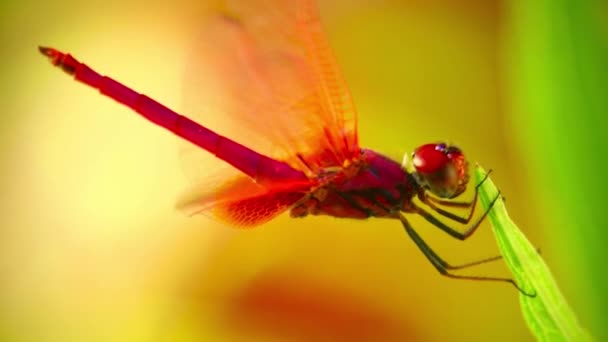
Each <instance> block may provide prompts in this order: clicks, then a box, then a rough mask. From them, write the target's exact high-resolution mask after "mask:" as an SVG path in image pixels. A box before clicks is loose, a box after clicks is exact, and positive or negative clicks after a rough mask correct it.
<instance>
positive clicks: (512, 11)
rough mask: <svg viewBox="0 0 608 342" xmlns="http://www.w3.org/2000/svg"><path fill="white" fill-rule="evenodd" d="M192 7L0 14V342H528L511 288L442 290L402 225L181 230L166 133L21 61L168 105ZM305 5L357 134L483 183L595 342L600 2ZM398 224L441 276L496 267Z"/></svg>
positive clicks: (607, 102)
mask: <svg viewBox="0 0 608 342" xmlns="http://www.w3.org/2000/svg"><path fill="white" fill-rule="evenodd" d="M201 5H202V4H201V3H199V2H192V1H187V0H178V1H174V2H172V3H168V2H166V3H165V2H157V1H140V0H125V1H98V0H92V1H86V2H82V1H69V0H50V1H33V0H24V1H12V0H7V1H3V2H2V3H1V4H0V19H1V21H0V39H1V40H0V43H1V45H0V56H1V57H2V58H1V59H0V61H1V63H0V73H1V75H2V76H1V78H0V80H1V83H0V100H1V101H0V102H1V103H2V105H3V107H4V110H3V111H2V124H0V132H1V134H0V142H1V143H0V156H1V159H0V165H1V171H0V172H1V173H0V182H1V183H0V188H1V189H2V192H1V193H2V195H1V196H2V197H1V203H0V204H1V205H0V220H1V221H0V222H1V224H0V234H1V235H0V265H1V266H0V276H1V281H0V340H2V341H345V340H348V341H398V340H399V341H404V340H411V341H488V340H492V341H514V340H517V341H529V340H532V339H533V337H532V335H531V334H530V333H529V332H528V330H527V328H526V326H525V322H524V321H523V319H522V317H521V313H520V310H519V303H518V300H517V292H516V291H514V289H513V288H511V287H509V286H505V285H501V284H488V283H475V282H466V281H455V280H449V279H444V278H442V277H440V276H439V275H438V274H437V273H436V271H435V270H434V269H433V267H432V266H431V265H430V264H429V263H428V262H427V261H426V259H425V258H424V256H423V255H422V254H421V253H420V252H419V251H418V250H417V249H416V247H415V246H414V244H413V243H412V242H411V241H410V240H409V239H408V238H407V236H406V234H404V232H403V230H402V228H401V227H400V224H399V223H397V222H391V221H387V220H368V221H348V220H336V219H332V218H326V217H317V218H307V219H303V220H292V219H289V218H288V217H286V216H287V215H285V216H282V217H280V218H278V219H276V220H274V221H273V222H271V223H268V224H266V225H265V226H264V227H262V228H259V229H256V230H251V231H239V230H234V229H230V228H227V227H226V226H223V225H222V224H219V223H217V222H215V221H212V220H210V219H208V218H205V217H195V218H187V217H184V216H183V215H182V214H180V213H179V212H177V211H175V210H174V209H173V208H174V203H175V199H176V198H177V196H178V195H179V194H180V192H181V191H182V190H183V189H184V187H185V186H186V185H187V183H188V182H187V179H186V177H185V176H184V172H183V169H182V166H181V163H180V160H179V153H178V146H179V144H178V142H177V141H176V140H177V139H176V138H175V137H174V136H172V135H171V134H168V133H166V132H164V131H162V130H160V129H158V128H157V127H154V126H152V125H150V124H149V123H147V122H146V121H144V120H142V119H141V118H139V117H138V116H137V115H134V114H133V113H132V112H130V111H129V110H128V109H126V108H123V107H121V106H119V105H117V104H115V103H114V102H112V101H110V100H108V99H106V98H104V97H102V96H100V95H99V94H97V93H96V92H95V91H92V90H91V89H88V88H86V87H84V86H82V85H79V84H77V83H76V82H73V81H71V80H70V79H69V78H67V77H65V76H64V75H62V74H61V73H60V72H59V71H58V70H54V69H52V68H51V67H50V66H49V64H48V62H47V61H45V60H44V59H43V58H42V57H40V56H39V55H38V52H37V51H36V47H37V46H38V45H39V44H48V45H52V46H54V47H57V48H59V49H64V50H68V51H70V52H71V53H73V54H74V55H75V56H76V57H78V58H80V59H81V60H83V61H85V62H86V63H87V64H89V65H91V66H93V67H95V68H97V69H98V70H99V71H100V72H102V73H105V74H108V75H111V76H113V77H114V78H116V79H118V80H120V81H122V82H124V83H125V84H127V85H130V86H132V87H133V88H134V89H136V90H138V91H140V92H143V93H146V94H148V95H150V96H151V97H153V98H155V99H157V100H159V101H160V102H162V103H164V104H166V105H168V106H169V107H172V108H175V109H178V110H179V109H180V105H181V101H182V93H183V82H182V80H183V77H184V73H185V72H187V65H186V64H185V63H184V61H185V60H186V59H187V57H188V56H187V51H188V49H189V44H190V43H191V40H190V39H191V35H190V34H191V32H192V31H193V29H194V28H196V25H197V22H198V21H199V20H200V17H197V16H198V14H197V13H199V12H198V10H199V9H200V8H201ZM320 8H321V13H322V18H323V21H324V23H325V24H326V30H327V33H328V36H329V39H330V41H331V43H332V45H333V46H334V48H335V51H336V55H337V58H338V60H339V62H340V64H341V65H342V68H343V71H344V74H345V77H346V79H347V81H348V83H349V85H350V87H351V90H352V92H353V96H354V98H355V101H356V105H357V108H358V111H359V122H360V125H359V127H360V140H361V141H362V144H363V145H364V146H367V147H371V148H374V149H377V150H379V151H382V152H384V153H386V154H388V155H390V156H392V157H394V158H398V159H401V156H402V155H403V153H405V152H409V151H411V150H412V149H413V148H414V147H415V146H417V145H419V144H422V143H426V142H429V141H435V140H443V139H448V140H449V141H452V142H455V143H457V144H458V145H459V146H461V147H462V148H463V149H464V150H465V151H466V152H467V154H468V156H469V157H470V158H471V160H472V161H478V162H479V163H481V164H482V165H483V166H484V167H486V168H492V169H494V171H495V173H494V174H493V179H494V181H495V182H496V184H497V185H498V186H499V187H500V189H501V190H502V191H503V193H504V194H505V196H506V198H507V199H508V202H507V205H508V209H509V211H510V213H511V216H512V217H513V219H514V220H515V221H516V222H517V223H518V224H519V226H520V227H521V228H522V230H524V232H525V233H526V234H527V235H528V237H529V238H530V240H531V241H532V242H533V243H534V244H535V245H536V246H539V247H540V248H541V249H542V253H543V256H544V258H545V260H546V261H547V263H548V264H549V266H550V267H551V269H552V271H553V273H554V275H555V278H556V279H557V280H558V283H559V284H560V287H561V289H562V291H563V292H564V294H565V296H566V298H568V300H569V303H570V304H571V305H572V306H573V308H574V310H575V311H576V312H577V314H578V316H579V320H580V322H581V324H582V325H583V326H585V327H587V328H588V329H590V330H591V332H592V334H594V335H595V336H596V337H597V339H598V340H606V339H607V338H608V333H607V332H606V330H604V329H605V328H604V326H603V322H604V318H605V317H607V315H608V309H607V308H608V296H607V295H606V291H605V290H606V289H608V286H607V285H608V279H607V277H606V274H605V271H606V266H605V265H606V264H605V262H606V260H608V253H607V252H606V248H605V243H606V238H605V237H606V228H607V227H606V223H605V220H604V219H605V215H602V214H601V212H602V210H605V209H603V208H604V202H603V195H604V193H605V191H606V188H607V187H606V180H605V176H604V175H603V172H604V170H605V168H604V167H603V166H604V158H605V151H606V148H605V147H606V142H605V138H604V134H605V132H606V131H607V128H608V127H607V125H606V120H605V119H604V116H605V115H606V114H607V113H608V96H607V95H606V94H608V73H607V70H608V68H607V63H608V62H607V61H608V54H607V51H608V50H607V46H608V45H607V41H608V38H607V37H608V17H607V13H608V6H607V5H606V2H603V1H596V2H594V1H574V0H570V1H568V0H562V1H547V0H545V1H523V0H511V1H508V0H503V1H477V0H467V1H458V2H456V1H447V0H435V1H416V0H411V1H396V0H395V1H388V0H383V1H346V0H340V1H325V2H321V4H320ZM185 114H188V113H185ZM209 115H210V117H209V121H210V122H214V121H218V122H219V121H221V120H223V118H222V115H221V113H209ZM228 133H230V132H228ZM231 133H232V134H233V135H235V136H238V131H235V132H231ZM219 163H220V162H219V161H216V162H210V163H209V164H208V165H205V167H206V168H208V169H209V170H212V169H213V168H214V167H216V166H217V165H219ZM412 222H413V224H414V225H415V226H416V227H417V228H418V230H419V232H420V233H421V234H422V235H423V236H424V237H425V238H426V239H427V241H428V242H429V243H430V244H431V245H432V246H433V247H434V248H435V249H436V250H437V251H439V252H440V254H441V255H442V256H444V257H445V258H446V259H448V260H449V261H451V262H454V263H461V262H466V261H470V260H476V259H478V258H481V257H487V256H492V255H495V254H496V253H497V248H496V245H495V243H494V240H493V237H492V235H491V231H490V227H489V226H488V224H487V223H486V224H484V226H483V228H482V229H481V230H480V231H479V233H477V234H476V235H475V236H474V237H473V238H471V239H470V240H469V241H466V242H459V241H455V240H453V239H451V238H449V237H447V236H446V235H445V234H443V233H441V232H440V231H438V230H437V229H435V228H434V227H432V226H429V225H428V224H426V223H424V222H422V221H421V220H418V219H416V218H414V219H412ZM470 272H471V273H474V274H481V275H508V273H507V270H506V268H505V267H504V266H503V265H501V264H500V263H497V264H494V265H487V266H483V267H479V268H478V269H472V270H470Z"/></svg>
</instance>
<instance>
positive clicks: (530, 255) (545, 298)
mask: <svg viewBox="0 0 608 342" xmlns="http://www.w3.org/2000/svg"><path fill="white" fill-rule="evenodd" d="M485 175H486V172H485V171H484V170H483V169H482V168H481V167H477V168H476V170H475V178H476V181H477V182H481V181H482V179H483V178H484V177H485ZM497 195H498V189H497V188H496V186H495V185H494V183H492V180H491V179H489V178H488V179H487V180H486V181H485V182H484V183H483V185H482V186H481V187H480V189H479V196H480V199H481V203H482V206H483V207H484V209H487V208H488V205H489V203H490V202H491V200H492V199H493V198H495V197H496V196H497ZM488 217H489V219H490V222H491V223H492V230H493V232H494V236H495V237H496V242H497V243H498V248H499V249H500V252H501V254H502V255H503V257H504V259H505V263H506V264H507V267H508V268H509V269H510V270H511V272H512V273H513V278H514V279H515V281H516V282H517V283H518V284H519V286H520V287H521V288H522V289H523V290H524V291H525V292H527V293H532V294H534V293H535V294H536V296H534V297H530V296H527V295H525V294H523V293H520V296H519V301H520V304H521V309H522V313H523V315H524V319H525V321H526V323H527V324H528V327H529V328H530V330H531V331H532V333H533V334H534V336H536V338H537V339H538V340H539V341H552V342H553V341H591V340H592V338H591V336H590V335H589V333H588V332H587V331H585V330H584V329H583V328H582V327H581V326H580V325H579V323H578V320H577V319H576V316H575V315H574V312H573V311H572V309H571V308H570V307H569V305H568V303H567V302H566V299H565V298H564V296H563V295H562V293H561V292H560V290H559V288H558V286H557V284H556V283H555V280H554V279H553V276H552V275H551V271H550V270H549V268H548V267H547V265H546V264H545V262H544V261H543V259H542V258H541V256H540V254H539V253H538V252H537V250H536V248H535V247H534V246H533V245H532V244H531V243H530V241H528V239H527V238H526V237H525V235H524V234H523V233H522V232H521V230H519V228H517V226H516V225H515V223H513V221H512V220H511V218H510V217H509V214H508V213H507V209H506V207H505V203H504V201H503V200H502V198H501V199H499V200H497V201H496V203H495V204H494V207H493V208H492V210H491V211H490V213H489V215H488Z"/></svg>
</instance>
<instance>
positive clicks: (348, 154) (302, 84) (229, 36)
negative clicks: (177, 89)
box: [185, 0, 359, 174]
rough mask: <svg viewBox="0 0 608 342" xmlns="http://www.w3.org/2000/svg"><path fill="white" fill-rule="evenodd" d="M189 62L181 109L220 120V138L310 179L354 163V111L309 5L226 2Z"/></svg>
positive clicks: (205, 120) (204, 119) (284, 0)
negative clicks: (222, 135) (224, 136)
mask: <svg viewBox="0 0 608 342" xmlns="http://www.w3.org/2000/svg"><path fill="white" fill-rule="evenodd" d="M192 56H193V61H192V62H191V63H190V65H191V66H192V68H191V69H189V70H188V77H187V81H186V96H187V98H186V101H185V102H186V103H185V105H186V109H187V111H186V113H187V115H190V116H193V118H194V119H196V120H197V121H198V122H200V123H202V124H204V125H208V124H209V121H210V120H209V117H210V116H212V115H213V114H218V113H220V114H224V115H225V116H224V117H225V118H226V119H228V120H226V124H227V125H229V127H220V128H219V129H220V131H222V130H223V131H225V132H227V135H228V136H230V137H231V138H233V139H235V140H237V141H238V142H239V143H241V144H244V145H246V146H249V147H251V148H253V149H255V150H256V151H259V152H260V153H263V154H266V155H269V156H272V157H274V158H276V159H279V160H283V161H286V162H288V163H289V164H290V165H291V166H293V167H295V168H297V169H300V170H303V171H305V172H307V171H308V172H310V173H313V174H314V173H315V172H316V171H317V170H318V169H319V168H321V167H326V166H342V165H343V164H344V162H345V161H346V160H350V159H353V158H356V157H358V153H359V147H358V140H357V129H356V112H355V108H354V105H353V102H352V100H351V96H350V92H349V90H348V88H347V86H346V84H345V82H344V79H343V78H342V75H341V73H340V70H339V68H338V65H337V63H336V61H335V58H334V55H333V52H332V51H331V49H330V47H329V44H328V42H327V40H326V38H325V35H324V33H323V28H322V26H321V22H320V18H319V15H318V11H317V8H316V5H315V3H314V1H288V0H254V1H227V2H226V4H225V6H224V7H223V8H222V9H220V14H216V15H213V16H210V18H209V20H208V21H207V22H206V25H205V27H204V29H203V31H202V33H201V34H200V36H199V37H198V39H197V44H196V48H195V50H194V51H193V53H192ZM190 89H197V92H190ZM210 126H213V125H210ZM211 128H213V127H211ZM231 131H233V132H234V131H237V132H239V134H238V135H236V134H232V135H231V134H229V133H230V132H231Z"/></svg>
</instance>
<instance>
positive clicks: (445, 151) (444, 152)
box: [412, 143, 469, 198]
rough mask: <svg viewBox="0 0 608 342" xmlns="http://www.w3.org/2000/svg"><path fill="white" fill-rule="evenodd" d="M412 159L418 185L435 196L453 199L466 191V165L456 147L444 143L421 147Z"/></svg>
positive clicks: (467, 177)
mask: <svg viewBox="0 0 608 342" xmlns="http://www.w3.org/2000/svg"><path fill="white" fill-rule="evenodd" d="M412 159H413V164H414V167H415V168H416V176H417V179H418V181H419V183H420V185H421V186H423V187H424V188H426V189H428V190H430V191H431V192H432V193H434V194H435V195H437V196H439V197H443V198H453V197H456V196H458V195H460V194H461V193H462V192H464V190H465V189H466V186H467V183H468V182H469V174H468V163H467V161H466V159H465V157H464V154H463V153H462V151H461V150H460V149H459V148H458V147H456V146H449V145H447V144H444V143H439V144H426V145H422V146H420V147H419V148H417V149H416V151H415V152H414V156H413V158H412Z"/></svg>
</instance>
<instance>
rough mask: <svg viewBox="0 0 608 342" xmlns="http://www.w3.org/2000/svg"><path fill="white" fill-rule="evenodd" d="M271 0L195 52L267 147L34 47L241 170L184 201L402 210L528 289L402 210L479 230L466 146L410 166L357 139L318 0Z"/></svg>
mask: <svg viewBox="0 0 608 342" xmlns="http://www.w3.org/2000/svg"><path fill="white" fill-rule="evenodd" d="M258 2H260V1H258ZM262 2H263V1H262ZM266 2H267V4H266V5H269V6H262V5H263V4H260V3H257V2H256V3H253V2H251V1H247V2H235V4H234V5H233V6H232V7H231V8H229V9H226V10H225V11H223V14H221V15H217V16H216V17H215V18H213V19H212V20H210V23H209V25H208V26H207V27H206V29H205V37H204V39H203V44H207V45H206V49H205V50H204V51H203V52H202V53H201V54H200V55H199V56H197V57H200V58H201V60H204V62H205V63H208V66H210V67H209V69H208V71H209V74H205V77H206V78H207V76H208V78H209V79H210V80H212V81H213V80H215V81H216V83H215V86H216V88H217V89H220V93H223V95H224V97H223V98H222V99H221V101H219V103H220V107H221V109H222V110H223V111H225V112H226V113H227V114H230V115H232V116H233V117H237V118H238V119H239V121H240V122H242V123H244V125H246V126H247V125H249V127H248V128H250V129H252V131H253V132H255V134H257V135H258V136H259V137H261V138H263V139H265V140H266V141H268V142H270V143H272V144H273V146H274V149H273V150H269V152H268V153H260V152H259V150H258V151H255V150H254V149H252V148H250V147H248V146H245V145H244V144H242V143H239V142H237V140H239V139H235V140H233V139H230V138H228V137H225V136H222V135H220V134H218V133H216V132H213V131H212V130H210V129H208V128H206V127H204V126H202V125H201V124H199V123H197V122H195V121H193V120H191V119H189V118H187V117H185V116H182V115H180V114H178V113H176V112H174V111H173V110H171V109H169V108H167V107H165V106H163V105H162V104H160V103H158V102H156V101H155V100H153V99H151V98H149V97H147V96H146V95H143V94H140V93H138V92H136V91H134V90H132V89H130V88H129V87H127V86H125V85H123V84H121V83H119V82H118V81H115V80H114V79H112V78H110V77H107V76H102V75H101V74H99V73H97V72H96V71H95V70H93V69H91V68H90V67H89V66H87V65H85V64H83V63H81V62H79V61H78V60H77V59H75V58H74V57H72V56H71V55H70V54H66V53H63V52H60V51H58V50H56V49H53V48H49V47H40V48H39V49H40V52H41V53H42V54H43V55H45V56H47V57H48V58H49V59H50V61H51V63H52V64H53V65H55V66H57V67H60V68H61V69H62V70H63V71H65V72H66V73H68V74H69V75H72V76H74V78H75V79H76V80H78V81H80V82H82V83H84V84H86V85H89V86H91V87H93V88H96V89H98V90H99V91H100V92H101V93H102V94H103V95H106V96H108V97H110V98H112V99H114V100H116V101H118V102H119V103H121V104H123V105H126V106H128V107H130V108H131V109H133V110H134V111H136V112H137V113H139V114H140V115H142V116H143V117H145V118H146V119H148V120H150V121H152V122H153V123H155V124H157V125H159V126H161V127H164V128H165V129H167V130H169V131H171V132H173V133H174V134H176V135H177V136H179V137H181V138H183V139H185V140H187V141H189V142H190V143H192V144H193V145H195V146H198V147H200V148H202V149H204V150H207V151H208V152H210V153H212V154H214V155H215V156H216V157H217V158H219V159H221V160H223V161H225V162H226V163H228V164H230V165H232V166H233V167H234V168H235V169H237V170H238V171H240V174H239V175H238V176H237V177H233V178H229V179H224V180H223V181H222V182H220V183H219V184H220V185H219V186H218V185H217V183H216V185H215V186H213V187H210V188H209V191H207V192H206V194H204V195H201V194H199V195H198V196H193V197H192V198H190V199H189V200H188V201H185V202H183V203H182V204H181V206H182V207H183V208H185V209H186V210H187V211H189V212H190V213H191V214H197V213H203V212H212V213H213V214H214V215H215V216H216V217H218V218H220V219H222V220H224V221H227V222H229V223H230V224H232V225H235V226H243V227H254V226H258V225H261V224H262V223H264V222H267V221H269V220H270V219H272V218H274V217H276V216H277V215H279V214H281V213H283V212H285V211H289V212H290V215H291V216H292V217H304V216H307V215H329V216H333V217H339V218H351V219H367V218H370V217H383V218H393V219H396V220H399V221H400V222H401V224H402V225H403V227H404V228H405V230H406V232H407V234H408V235H409V236H410V237H411V238H412V240H413V241H414V243H415V244H416V245H417V246H418V247H419V248H420V250H421V251H422V252H423V253H424V255H425V256H426V257H427V258H428V260H429V261H430V262H431V264H432V265H433V266H434V267H435V268H436V269H437V270H438V271H439V272H440V274H442V275H444V276H447V277H451V278H459V279H470V280H487V281H501V282H508V283H511V284H513V285H514V286H515V287H516V288H517V289H518V290H520V291H521V292H522V293H525V292H523V291H522V290H521V289H520V288H519V286H518V285H517V284H516V283H515V281H514V280H512V279H508V278H498V277H477V276H467V275H457V274H453V273H452V272H451V271H453V270H456V269H462V268H465V267H469V266H473V265H478V264H480V263H484V262H488V261H493V260H498V259H499V258H500V257H494V258H489V259H485V260H481V261H477V262H473V263H469V264H465V265H459V266H454V265H451V264H449V263H447V262H446V261H444V260H443V259H442V258H441V257H439V255H437V254H436V253H435V252H434V251H433V250H432V249H431V248H430V247H429V246H428V245H427V244H426V242H425V241H424V240H423V239H422V238H421V237H420V236H419V235H418V233H417V232H416V231H415V230H414V228H413V227H412V226H411V225H410V223H409V222H408V220H407V219H406V217H405V216H404V213H407V214H418V215H420V216H422V217H423V218H425V219H426V220H427V221H428V222H430V223H431V224H433V225H434V226H436V227H438V228H439V229H441V230H442V231H444V232H446V233H447V234H449V235H451V236H452V237H454V238H457V239H460V240H465V239H467V238H468V237H470V236H471V235H473V233H475V231H476V229H477V228H478V227H479V225H480V223H481V222H482V220H483V219H484V218H485V217H486V215H487V214H488V211H485V212H484V213H483V214H482V215H481V216H480V217H479V218H478V219H477V220H474V221H473V220H472V217H473V214H474V210H475V206H476V204H477V197H478V196H477V189H478V186H477V187H475V195H474V197H473V199H472V200H471V201H468V202H458V201H455V200H453V199H454V198H456V197H458V196H459V195H460V194H462V193H463V192H464V191H465V189H466V187H467V184H468V182H469V173H468V163H467V161H466V159H465V156H464V154H463V152H462V151H461V150H460V149H459V148H458V147H456V146H453V145H448V144H445V143H432V144H425V145H422V146H420V147H418V148H417V149H416V150H415V152H414V153H413V154H412V159H411V164H412V165H413V168H414V170H413V171H412V172H409V171H408V170H407V168H406V167H405V166H404V165H402V164H401V163H399V162H397V161H395V160H392V159H390V158H388V157H386V156H384V155H382V154H380V153H378V152H375V151H373V150H370V149H365V148H361V147H360V146H359V139H358V136H357V120H356V111H355V107H354V105H353V101H352V99H351V95H350V92H349V90H348V88H347V86H346V84H345V81H344V79H343V78H342V76H341V73H340V70H339V67H338V65H337V63H336V60H335V58H334V55H333V52H332V51H331V49H330V46H329V44H328V41H327V40H326V37H325V35H324V32H323V28H322V26H321V22H320V19H319V15H318V10H317V8H316V4H315V3H314V1H304V0H302V1H287V0H285V1H279V0H275V1H270V2H268V1H266ZM199 63H200V61H199ZM415 198H418V199H419V200H420V201H421V202H423V203H425V204H426V205H428V207H429V208H430V209H431V210H433V211H434V212H435V213H436V214H437V215H440V216H443V217H445V218H447V219H449V220H452V221H455V222H458V223H461V224H469V223H471V224H470V226H469V227H468V228H466V229H464V231H463V232H461V231H458V230H456V229H454V228H452V227H450V226H449V225H447V224H445V223H443V222H442V221H440V220H439V219H438V218H437V217H436V216H435V215H433V214H431V213H430V212H429V211H427V210H425V209H423V208H421V207H420V206H418V205H416V204H415V203H414V201H413V200H414V199H415ZM497 199H498V196H497V197H496V198H495V199H494V201H492V205H493V204H494V202H495V201H496V200H497ZM442 207H456V208H469V214H468V215H467V216H466V217H460V216H457V215H455V214H454V213H451V212H449V211H447V210H445V209H443V208H442ZM490 207H491V206H490ZM488 210H489V209H488Z"/></svg>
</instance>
